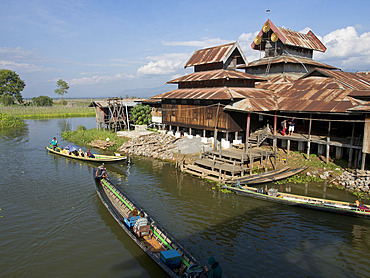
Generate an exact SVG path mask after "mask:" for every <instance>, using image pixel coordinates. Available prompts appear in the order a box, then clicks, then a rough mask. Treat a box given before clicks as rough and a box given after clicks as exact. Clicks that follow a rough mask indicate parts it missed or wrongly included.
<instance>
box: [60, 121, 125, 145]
mask: <svg viewBox="0 0 370 278" xmlns="http://www.w3.org/2000/svg"><path fill="white" fill-rule="evenodd" d="M62 137H63V139H64V140H67V141H69V142H73V143H75V144H77V145H80V146H90V143H91V142H93V141H95V140H106V139H107V138H109V140H110V142H114V144H113V145H112V146H110V147H109V148H108V150H109V151H116V150H117V149H118V148H119V147H120V146H121V145H122V144H123V143H124V142H126V141H127V140H129V139H127V138H120V137H118V136H117V134H116V133H115V132H111V131H108V130H105V131H104V130H101V129H86V128H85V127H84V126H81V125H80V126H78V127H77V129H76V130H75V131H66V132H63V133H62Z"/></svg>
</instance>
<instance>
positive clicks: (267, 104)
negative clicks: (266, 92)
mask: <svg viewBox="0 0 370 278" xmlns="http://www.w3.org/2000/svg"><path fill="white" fill-rule="evenodd" d="M224 109H225V110H229V111H238V112H266V111H275V110H277V107H276V101H275V100H274V97H272V96H269V97H267V98H250V97H248V98H246V99H242V100H239V101H237V102H234V103H232V104H229V105H226V106H225V108H224Z"/></svg>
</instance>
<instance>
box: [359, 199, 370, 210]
mask: <svg viewBox="0 0 370 278" xmlns="http://www.w3.org/2000/svg"><path fill="white" fill-rule="evenodd" d="M356 205H357V207H358V208H359V209H360V210H361V211H364V212H370V208H369V207H367V206H365V205H363V204H362V203H361V202H360V201H359V200H356Z"/></svg>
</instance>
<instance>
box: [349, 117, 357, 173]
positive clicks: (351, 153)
mask: <svg viewBox="0 0 370 278" xmlns="http://www.w3.org/2000/svg"><path fill="white" fill-rule="evenodd" d="M354 136H355V123H353V124H352V136H351V142H350V148H349V154H348V168H351V166H352V156H353V148H352V146H353V142H354Z"/></svg>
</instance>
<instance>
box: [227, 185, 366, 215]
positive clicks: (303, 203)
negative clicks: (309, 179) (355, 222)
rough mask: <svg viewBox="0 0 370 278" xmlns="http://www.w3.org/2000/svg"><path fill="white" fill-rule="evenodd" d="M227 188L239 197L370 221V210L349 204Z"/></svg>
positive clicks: (239, 188) (285, 194)
mask: <svg viewBox="0 0 370 278" xmlns="http://www.w3.org/2000/svg"><path fill="white" fill-rule="evenodd" d="M225 188H227V189H229V190H231V191H233V192H235V193H236V194H238V195H241V196H247V197H252V198H255V199H260V200H265V201H272V202H276V203H280V204H285V205H291V206H297V207H302V208H309V209H315V210H321V211H326V212H332V213H337V214H344V215H349V216H356V217H362V218H368V219H370V210H369V211H365V210H362V209H360V208H359V207H358V206H357V205H356V204H353V203H349V202H341V201H334V200H327V199H320V198H313V197H306V196H300V195H294V194H289V193H281V192H277V189H269V190H268V191H267V192H264V191H263V190H260V189H257V188H254V187H247V186H235V187H233V186H225ZM261 191H263V192H261Z"/></svg>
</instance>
